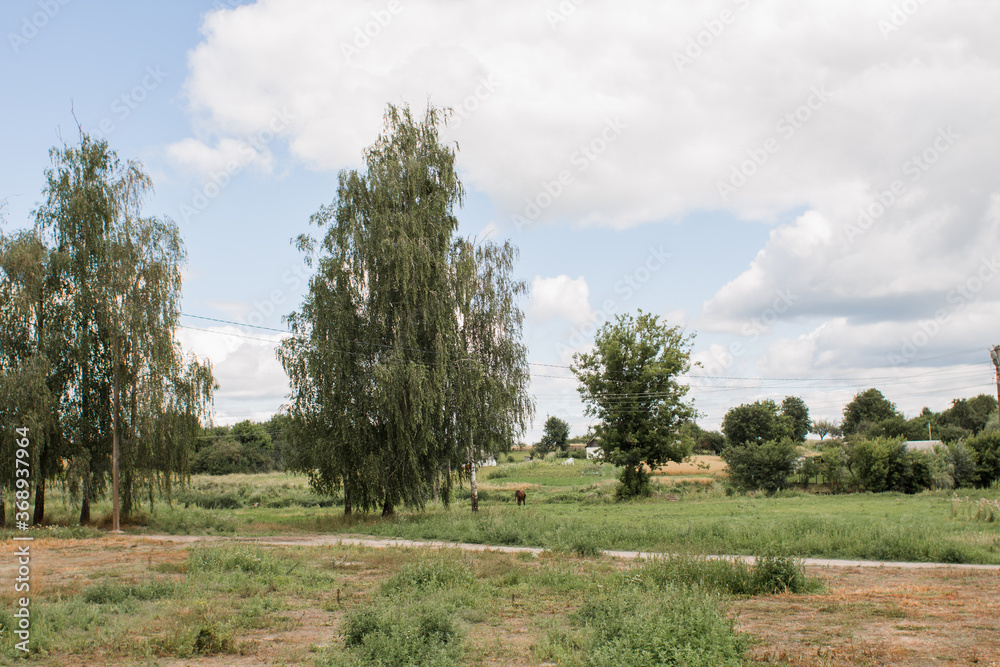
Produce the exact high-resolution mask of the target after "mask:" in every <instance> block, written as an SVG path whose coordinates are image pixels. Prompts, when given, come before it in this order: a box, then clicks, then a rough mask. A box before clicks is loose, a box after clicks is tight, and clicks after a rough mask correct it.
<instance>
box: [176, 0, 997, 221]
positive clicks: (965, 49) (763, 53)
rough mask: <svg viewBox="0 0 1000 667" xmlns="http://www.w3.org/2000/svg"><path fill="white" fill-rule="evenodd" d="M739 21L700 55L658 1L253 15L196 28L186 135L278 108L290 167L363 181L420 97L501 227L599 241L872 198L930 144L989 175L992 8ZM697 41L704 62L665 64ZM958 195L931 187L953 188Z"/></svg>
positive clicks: (679, 9) (766, 9)
mask: <svg viewBox="0 0 1000 667" xmlns="http://www.w3.org/2000/svg"><path fill="white" fill-rule="evenodd" d="M743 6H744V5H743V4H742V3H736V4H733V3H722V4H720V5H718V6H717V7H716V9H718V10H720V11H721V8H725V9H727V10H729V11H731V12H732V13H733V17H734V20H733V21H732V23H731V24H728V25H726V26H725V28H724V31H723V32H722V34H720V35H719V36H717V37H714V38H711V39H710V40H706V39H705V37H704V35H701V34H700V33H702V32H703V31H705V30H706V27H705V21H708V20H711V19H713V18H714V16H713V15H714V14H717V13H718V12H717V11H713V10H712V9H711V8H709V7H706V6H704V5H699V4H684V3H662V2H657V1H656V0H635V1H633V2H629V3H626V4H625V5H615V6H614V7H613V9H612V8H611V6H604V5H597V4H590V5H587V6H579V7H577V8H576V10H575V11H574V12H573V13H572V14H571V15H569V16H567V17H566V20H565V21H561V22H559V23H557V24H556V25H555V26H554V27H553V26H552V25H550V21H549V20H548V19H547V18H546V10H545V9H543V8H542V7H541V6H539V5H537V3H533V2H529V1H528V0H520V1H517V0H515V1H513V2H507V3H454V2H449V1H446V0H422V1H421V0H413V1H412V2H406V3H402V4H401V7H402V9H401V11H399V12H398V13H396V14H395V15H393V16H392V17H391V19H390V20H388V21H387V23H386V25H385V26H384V27H381V26H374V25H373V24H372V21H373V20H374V19H373V12H378V11H381V10H382V9H383V8H382V6H381V5H380V4H378V3H376V4H371V3H360V2H358V3H347V2H345V3H329V2H326V1H325V0H283V1H281V2H278V1H277V0H261V1H260V2H258V3H256V4H254V5H249V6H244V7H240V8H237V9H235V10H228V11H217V12H213V13H211V14H209V15H208V17H207V18H206V21H205V25H204V28H203V32H204V33H205V41H204V42H203V43H202V44H200V45H199V46H198V47H197V48H196V49H195V50H194V51H193V52H192V53H191V56H190V67H191V72H190V76H189V79H188V84H187V90H188V94H189V97H190V103H191V108H192V109H193V110H194V111H195V113H196V114H197V115H198V122H199V127H200V128H202V131H210V132H218V133H221V134H223V135H229V136H237V137H239V136H242V135H244V134H246V133H249V132H253V131H256V130H258V129H260V128H261V127H263V125H264V124H265V123H266V121H267V119H268V118H269V115H270V114H271V113H272V110H273V109H276V108H288V109H289V111H290V112H291V113H292V114H293V115H294V117H295V120H294V121H292V123H291V125H290V127H289V129H288V133H287V136H288V138H289V141H290V146H291V150H292V153H293V154H294V155H295V156H297V157H298V158H300V159H302V160H305V161H306V162H307V163H309V164H311V165H314V166H316V167H322V168H340V167H343V166H345V165H353V164H356V163H357V162H358V160H359V155H360V151H361V149H362V148H363V147H364V146H366V145H368V144H370V143H371V142H372V141H373V139H374V137H375V136H376V134H377V132H378V131H379V128H380V125H381V116H382V112H383V111H384V108H385V104H386V103H387V102H393V103H401V102H409V103H410V104H412V105H413V106H414V107H415V109H417V110H419V109H422V107H423V105H424V103H425V101H427V100H428V99H430V100H431V101H432V102H433V103H435V104H438V105H446V106H452V107H454V108H456V109H457V110H458V111H459V115H458V118H457V119H456V120H458V121H459V122H458V123H457V127H456V128H454V131H452V132H449V136H451V137H452V138H454V139H456V140H458V141H459V143H460V145H461V165H462V166H463V168H464V169H465V170H466V171H467V177H468V179H469V181H470V183H471V184H473V185H474V186H475V187H476V188H478V189H480V190H481V191H483V192H485V193H487V194H488V195H489V196H490V197H491V198H492V199H493V200H494V202H495V203H496V204H497V205H498V208H499V209H500V210H501V211H503V212H504V213H505V214H507V215H509V214H512V213H522V212H523V211H524V209H525V207H526V206H527V202H529V201H534V202H535V203H536V204H540V205H541V206H540V208H541V209H542V212H541V217H542V218H546V219H554V218H559V217H565V218H570V219H575V220H579V221H587V222H591V223H597V224H610V225H616V226H623V225H631V224H635V223H637V222H642V221H647V220H658V219H662V218H664V217H668V216H672V215H676V214H680V213H683V212H685V211H689V210H692V209H698V208H720V207H722V208H729V209H731V210H734V211H736V212H738V213H740V214H741V215H746V216H753V217H761V216H763V217H768V216H772V215H774V214H775V213H777V212H779V211H781V210H786V209H788V208H790V207H796V206H802V205H814V206H817V207H819V208H820V209H821V210H825V209H826V208H828V207H830V208H833V207H836V202H838V201H839V200H840V198H841V196H842V195H843V194H844V193H845V192H846V191H854V192H867V191H874V190H875V189H876V188H880V187H886V185H887V184H888V182H889V180H891V179H892V178H894V177H896V176H897V174H895V170H897V169H898V167H899V165H900V164H901V163H902V162H903V161H904V160H905V159H906V158H907V157H908V156H909V155H910V154H911V153H913V152H914V151H918V150H922V149H923V148H924V145H923V143H924V142H926V141H927V140H928V139H929V138H930V137H932V136H933V134H934V132H935V131H936V130H937V128H938V127H942V126H947V125H953V126H954V127H955V130H956V131H957V132H959V133H962V134H963V136H964V137H967V138H968V140H967V141H966V142H965V144H966V148H964V149H963V151H965V152H966V158H965V159H964V160H963V162H964V164H966V165H969V166H970V168H971V166H972V165H973V164H976V163H978V165H979V166H982V165H983V164H984V163H985V164H990V163H993V162H994V160H995V158H994V157H993V156H995V155H996V154H997V150H996V149H997V148H998V147H1000V146H998V142H1000V133H997V132H995V131H993V130H990V128H989V126H988V124H987V123H988V122H989V119H990V118H993V117H995V113H993V111H995V110H996V107H997V100H998V99H1000V85H997V84H998V83H1000V71H998V68H997V67H996V60H997V55H998V52H1000V43H998V42H997V41H996V40H995V38H994V36H993V35H992V34H991V32H990V31H989V30H988V29H987V28H986V26H988V25H992V24H995V23H996V19H997V18H998V17H1000V6H996V5H994V4H991V3H985V2H978V3H970V4H969V5H968V6H967V7H965V8H964V9H956V8H954V7H951V6H945V5H934V4H927V5H922V6H921V8H920V10H919V12H917V13H916V14H915V15H914V16H912V17H911V18H909V20H908V21H907V22H906V24H905V26H902V27H901V28H900V29H899V30H898V31H895V32H893V33H892V34H890V35H889V36H888V38H887V37H884V36H883V34H882V31H880V29H879V25H878V22H879V20H882V19H885V18H887V17H888V14H889V11H890V8H886V7H882V6H879V5H877V4H872V3H866V2H843V3H836V6H835V7H833V6H831V3H824V2H819V1H818V0H817V1H815V2H810V3H804V4H800V5H795V6H794V7H793V6H789V5H787V4H786V3H780V2H777V1H776V0H772V1H768V0H760V1H758V2H754V3H747V4H746V6H745V8H741V7H743ZM640 16H641V17H642V20H637V19H636V17H640ZM665 26H669V29H668V30H665ZM366 27H367V28H368V29H369V33H370V34H371V35H372V36H370V37H368V38H367V42H368V43H367V45H364V46H360V47H359V46H358V45H359V44H364V42H365V40H364V39H361V38H359V37H358V32H357V31H358V30H359V29H360V30H361V31H364V30H365V29H366ZM698 38H701V39H702V40H703V41H711V44H710V45H709V46H707V47H705V48H703V49H702V51H703V53H701V54H700V55H698V56H697V58H695V59H694V60H693V62H691V63H689V64H684V65H683V66H681V67H679V66H678V65H677V64H676V62H677V58H678V56H683V54H684V53H685V49H688V48H690V44H691V43H692V40H694V39H698ZM355 40H357V41H355ZM348 47H350V48H356V49H357V50H358V53H356V54H349V55H350V57H348V55H345V50H346V49H348ZM751 53H752V54H753V57H752V58H749V57H747V54H751ZM809 105H812V108H810V107H809ZM609 123H610V126H611V127H612V128H613V129H611V130H609V129H608V128H609ZM614 128H617V129H614ZM768 139H772V140H773V142H774V143H773V147H774V149H775V150H774V151H773V152H772V153H771V154H770V155H769V156H768V157H767V161H766V162H765V163H764V164H763V165H762V166H760V167H757V168H754V167H753V165H752V164H751V165H750V167H749V168H748V169H747V171H749V170H750V169H751V168H753V169H754V171H755V173H754V174H753V175H752V176H751V177H750V178H749V179H748V182H747V184H746V185H745V186H743V187H741V188H739V189H738V191H737V192H736V193H735V194H732V195H731V196H730V197H728V198H727V199H726V201H723V200H722V199H721V198H720V194H719V191H718V190H719V183H720V182H725V181H726V180H727V179H729V178H730V176H731V174H732V171H733V169H734V168H735V169H740V168H741V165H742V164H743V163H745V162H746V161H747V160H751V159H753V156H754V155H757V156H758V161H759V160H760V159H761V158H760V157H759V156H760V150H762V149H763V147H764V146H765V145H768V146H772V144H767V143H766V142H767V141H768ZM655 147H659V149H658V150H655V149H654V148H655ZM563 172H565V175H566V177H567V178H566V179H565V180H567V181H568V182H569V184H568V185H566V184H562V185H561V184H559V183H558V181H559V176H560V174H561V173H563ZM968 176H969V174H968V173H962V172H961V171H960V170H955V169H952V170H950V176H949V177H948V178H950V181H951V186H952V187H953V188H962V187H964V188H968V186H969V185H970V184H969V182H968V181H967V180H965V181H964V182H963V178H964V177H968ZM985 177H986V176H985V172H983V171H982V170H979V176H978V178H976V180H982V179H984V178H985ZM942 178H945V177H944V176H942ZM560 185H561V189H562V192H561V193H560V194H558V195H556V196H555V197H554V200H553V201H550V200H548V199H546V196H545V194H546V189H547V188H548V190H549V192H550V193H551V192H554V191H556V190H559V189H560Z"/></svg>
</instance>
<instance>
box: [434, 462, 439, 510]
mask: <svg viewBox="0 0 1000 667" xmlns="http://www.w3.org/2000/svg"><path fill="white" fill-rule="evenodd" d="M440 491H441V471H440V470H437V471H435V472H434V504H435V505H437V504H438V499H439V498H440Z"/></svg>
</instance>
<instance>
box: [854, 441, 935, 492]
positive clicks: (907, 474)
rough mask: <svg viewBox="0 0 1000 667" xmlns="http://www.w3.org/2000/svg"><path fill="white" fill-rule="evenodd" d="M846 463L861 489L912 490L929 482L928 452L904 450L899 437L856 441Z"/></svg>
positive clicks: (873, 490) (876, 490)
mask: <svg viewBox="0 0 1000 667" xmlns="http://www.w3.org/2000/svg"><path fill="white" fill-rule="evenodd" d="M849 465H850V470H851V473H852V474H853V475H854V478H855V480H856V481H857V484H858V488H859V489H860V490H861V491H870V492H872V493H880V492H883V491H901V492H903V493H916V492H918V491H920V490H922V489H928V488H930V487H931V485H932V483H933V479H932V465H931V461H930V458H929V455H928V454H926V453H925V452H919V451H910V450H908V449H907V448H906V443H905V442H904V440H903V439H902V438H875V439H873V440H861V441H858V442H856V443H855V444H854V447H853V450H852V451H851V455H850V462H849Z"/></svg>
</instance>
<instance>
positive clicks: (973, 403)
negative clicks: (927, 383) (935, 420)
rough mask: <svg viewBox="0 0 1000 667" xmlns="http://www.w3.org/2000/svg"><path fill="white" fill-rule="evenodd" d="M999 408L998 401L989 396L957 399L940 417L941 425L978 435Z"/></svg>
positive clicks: (980, 395) (981, 395)
mask: <svg viewBox="0 0 1000 667" xmlns="http://www.w3.org/2000/svg"><path fill="white" fill-rule="evenodd" d="M996 408H997V399H996V398H995V397H993V396H990V395H988V394H979V395H978V396H976V397H975V398H956V399H954V400H953V401H952V402H951V407H950V408H948V409H947V410H945V411H944V412H942V413H941V415H940V421H941V424H948V425H952V426H958V427H960V428H963V429H965V430H967V431H969V432H970V433H971V434H972V435H976V434H978V433H979V432H980V431H982V430H983V429H984V428H986V424H987V420H988V419H989V418H990V415H991V414H992V413H993V412H994V410H996Z"/></svg>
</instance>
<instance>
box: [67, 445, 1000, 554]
mask: <svg viewBox="0 0 1000 667" xmlns="http://www.w3.org/2000/svg"><path fill="white" fill-rule="evenodd" d="M698 466H702V467H698ZM692 468H693V469H694V470H703V471H704V474H705V475H718V474H719V472H720V470H719V465H718V460H717V459H714V460H713V458H709V457H703V458H702V459H701V460H699V461H696V462H694V464H693V465H688V466H686V467H681V466H677V469H676V470H675V471H673V472H672V474H665V475H659V476H657V477H655V478H654V479H655V480H657V483H656V484H654V488H655V489H656V492H655V494H654V496H653V497H652V498H649V499H645V500H640V501H635V502H629V503H616V502H614V484H615V475H616V471H615V469H614V468H613V467H611V466H607V465H598V464H594V463H590V462H584V461H577V462H576V463H575V464H574V465H563V464H562V463H561V461H560V460H556V461H544V462H524V463H513V464H506V465H501V466H499V467H497V468H486V469H483V470H482V472H481V475H480V484H479V502H480V512H479V513H478V514H475V515H474V514H472V512H470V511H469V504H468V498H469V491H468V486H467V485H466V486H464V487H463V488H460V489H458V490H457V491H456V494H455V495H456V498H455V500H454V501H453V502H452V504H451V506H450V507H448V508H445V507H442V506H434V505H433V504H431V505H428V507H426V508H425V510H424V511H422V512H418V511H410V510H406V509H403V510H401V511H399V512H398V514H397V516H396V517H395V518H393V519H388V520H384V519H382V518H381V517H380V516H379V515H378V514H370V515H364V514H355V515H354V516H352V517H345V516H344V515H343V513H342V508H341V506H340V505H339V503H338V499H337V498H329V497H321V496H317V495H315V494H313V493H312V492H311V491H310V490H309V489H308V487H307V483H306V480H305V479H304V478H303V477H300V476H299V477H297V476H292V475H285V474H269V475H228V476H222V477H209V476H199V477H195V478H193V479H192V482H191V485H190V488H188V489H185V490H183V491H179V492H176V493H175V500H174V503H173V505H172V506H169V505H167V504H166V503H162V502H161V503H159V504H158V505H157V506H156V510H155V512H152V513H150V512H148V511H144V512H143V513H141V514H139V515H138V516H136V517H134V519H133V524H132V525H131V526H127V528H128V529H129V530H134V531H137V532H147V533H176V534H205V535H214V534H221V535H236V534H239V535H273V534H280V533H288V532H310V533H312V532H319V533H330V532H338V533H352V534H370V535H377V536H386V537H404V538H411V539H437V540H450V541H457V542H477V543H485V544H502V545H522V546H534V547H544V548H550V549H560V550H564V551H575V552H577V553H582V554H590V553H597V552H599V551H601V550H605V549H616V550H635V551H659V552H671V553H675V552H680V553H689V554H711V553H716V554H746V555H752V554H758V553H781V554H786V555H792V556H802V557H817V558H857V559H865V560H895V561H922V562H942V563H984V564H1000V520H998V519H1000V512H997V511H992V512H990V513H988V514H983V512H980V513H979V516H978V518H977V515H976V512H975V511H970V510H971V509H972V508H973V506H976V501H977V500H979V499H983V502H982V503H980V504H979V506H980V507H984V506H986V505H985V503H987V502H989V501H995V500H996V499H997V497H998V493H997V490H996V489H992V490H985V491H979V492H973V491H966V490H962V494H961V495H962V497H963V498H964V497H968V498H969V500H967V501H964V502H959V503H956V502H955V501H954V500H953V495H952V493H951V492H944V491H941V492H924V493H921V494H916V495H903V494H895V493H889V494H844V495H820V494H814V493H805V492H801V491H796V490H789V491H784V492H780V493H779V494H777V495H776V496H775V497H767V496H764V495H757V496H746V495H728V494H727V492H726V490H725V489H724V487H723V486H722V485H721V484H719V483H717V482H712V480H708V481H709V483H707V484H706V483H705V482H704V481H701V480H689V481H684V480H686V479H687V478H688V477H689V476H690V471H691V469H692ZM706 468H708V469H706ZM516 489H523V490H525V491H526V492H527V496H528V497H527V505H526V506H524V507H517V506H515V504H514V498H513V494H514V490H516ZM668 498H669V499H674V500H676V502H670V501H669V500H668ZM63 500H64V499H63V498H62V497H61V496H59V495H58V494H55V493H51V494H50V501H49V509H50V511H49V515H50V517H51V518H52V519H53V520H54V521H55V522H56V523H63V524H72V523H73V518H74V516H75V512H76V507H75V506H74V505H70V504H68V503H64V502H63ZM956 508H957V510H958V511H957V510H956ZM108 509H109V508H108V507H107V506H106V505H102V504H98V505H97V506H96V508H95V513H94V515H95V516H104V517H107V514H108ZM66 530H67V531H70V534H77V535H85V534H88V533H87V531H86V530H84V529H79V528H67V529H66ZM64 532H65V531H62V530H56V531H55V534H63V533H64Z"/></svg>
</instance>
